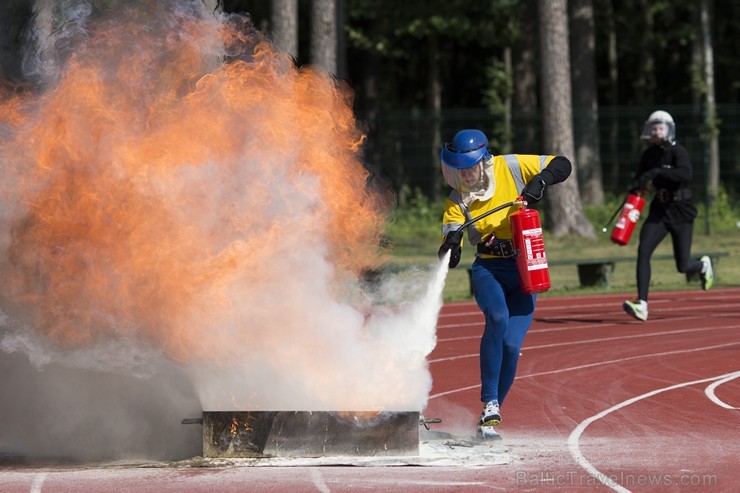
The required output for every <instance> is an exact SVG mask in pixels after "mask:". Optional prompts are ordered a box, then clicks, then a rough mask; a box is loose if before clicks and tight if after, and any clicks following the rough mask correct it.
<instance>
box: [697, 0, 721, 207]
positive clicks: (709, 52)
mask: <svg viewBox="0 0 740 493" xmlns="http://www.w3.org/2000/svg"><path fill="white" fill-rule="evenodd" d="M709 2H710V0H702V1H701V31H702V39H703V40H704V41H703V47H704V83H705V85H706V88H707V94H706V104H707V112H706V119H705V125H706V128H707V134H708V137H709V179H708V183H707V188H708V190H707V191H708V192H709V205H710V206H713V205H714V201H715V200H716V199H717V192H718V190H719V139H718V135H717V134H718V133H719V132H718V123H717V105H716V102H715V99H714V50H713V46H712V32H711V29H710V25H711V15H710V6H709Z"/></svg>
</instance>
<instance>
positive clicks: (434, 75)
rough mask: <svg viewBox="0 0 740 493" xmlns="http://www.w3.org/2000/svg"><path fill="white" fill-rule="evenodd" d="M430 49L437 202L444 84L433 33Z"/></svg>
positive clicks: (431, 144)
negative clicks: (440, 76)
mask: <svg viewBox="0 0 740 493" xmlns="http://www.w3.org/2000/svg"><path fill="white" fill-rule="evenodd" d="M427 47H428V49H429V57H428V59H427V61H428V63H429V73H428V77H429V81H428V84H427V85H428V88H429V89H428V93H427V94H428V109H429V116H430V119H431V121H430V134H431V135H430V139H429V147H430V159H429V162H430V163H431V164H432V166H431V169H430V170H429V176H430V182H431V183H430V189H431V190H430V191H431V194H430V196H431V197H432V198H433V199H434V200H437V199H439V198H440V195H441V192H442V190H441V188H440V173H439V149H440V148H441V147H442V128H441V123H442V122H441V120H442V82H441V81H440V78H439V44H438V40H437V36H436V35H435V34H434V33H431V34H430V35H429V37H428V40H427Z"/></svg>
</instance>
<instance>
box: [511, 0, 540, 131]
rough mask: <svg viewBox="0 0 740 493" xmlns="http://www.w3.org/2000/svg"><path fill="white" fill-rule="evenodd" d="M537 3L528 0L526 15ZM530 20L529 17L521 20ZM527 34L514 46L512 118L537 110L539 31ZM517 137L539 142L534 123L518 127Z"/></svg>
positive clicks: (530, 114) (533, 112) (530, 113)
mask: <svg viewBox="0 0 740 493" xmlns="http://www.w3.org/2000/svg"><path fill="white" fill-rule="evenodd" d="M536 8H537V5H536V3H535V1H534V0H526V8H525V9H524V11H525V13H526V15H528V16H529V15H531V14H530V12H532V10H534V9H536ZM521 22H522V23H525V24H526V23H527V22H529V19H525V20H522V21H521ZM529 31H530V32H528V33H527V34H526V35H525V36H519V38H518V39H517V41H516V42H515V43H514V46H513V56H512V58H513V62H512V72H513V80H514V87H513V89H514V90H513V94H512V105H513V110H512V111H513V115H512V118H514V119H518V116H519V115H521V114H524V115H527V116H533V115H535V114H536V112H537V69H536V67H537V42H538V39H537V31H536V30H535V29H530V30H529ZM514 131H517V132H523V133H520V134H517V135H516V136H515V137H516V139H517V140H519V141H521V142H537V138H538V136H537V131H536V129H535V126H534V125H523V126H522V125H520V126H518V128H516V130H514Z"/></svg>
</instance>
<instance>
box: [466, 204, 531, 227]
mask: <svg viewBox="0 0 740 493" xmlns="http://www.w3.org/2000/svg"><path fill="white" fill-rule="evenodd" d="M526 204H527V202H526V201H525V200H524V199H522V198H521V197H519V198H518V199H517V200H514V201H512V202H507V203H505V204H501V205H499V206H498V207H494V208H493V209H491V210H490V211H486V212H484V213H483V214H481V215H480V216H478V217H474V218H473V219H471V220H470V221H467V222H466V223H464V224H463V225H462V226H460V228H459V229H458V231H461V230H463V229H465V228H467V227H468V226H470V225H471V224H473V223H475V222H478V221H480V220H481V219H483V218H484V217H487V216H490V215H491V214H493V213H494V212H498V211H500V210H501V209H506V208H507V207H511V206H514V205H526Z"/></svg>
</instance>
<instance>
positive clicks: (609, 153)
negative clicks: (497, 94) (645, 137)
mask: <svg viewBox="0 0 740 493" xmlns="http://www.w3.org/2000/svg"><path fill="white" fill-rule="evenodd" d="M656 109H663V110H666V111H668V112H669V113H671V115H673V118H674V120H675V121H676V137H677V140H678V141H679V142H681V143H682V144H683V145H684V146H685V147H686V149H687V150H688V151H689V154H690V157H691V161H692V165H693V168H694V181H693V185H692V188H693V189H694V192H695V194H697V199H698V200H703V199H704V197H705V191H706V182H707V178H708V168H709V145H708V141H707V140H706V138H705V136H706V129H705V124H704V115H703V109H702V108H701V107H696V106H689V105H683V106H670V105H661V106H650V107H647V106H645V107H636V106H630V107H625V106H618V107H601V108H599V139H600V146H599V148H600V160H601V167H602V176H603V181H604V183H603V185H604V191H605V192H606V193H613V194H617V195H620V194H622V193H623V192H624V191H625V189H626V188H627V187H628V186H629V184H630V182H631V179H632V176H633V174H634V172H635V168H636V166H637V163H638V161H639V157H640V154H641V152H642V150H643V149H644V148H645V145H644V143H643V142H641V141H640V140H639V135H640V133H641V131H642V127H643V124H644V121H645V119H646V118H647V116H648V115H649V114H650V113H652V112H653V111H655V110H656ZM717 114H718V118H719V152H720V184H721V185H722V186H723V187H724V188H725V190H726V191H727V192H728V193H729V194H730V195H732V196H734V197H736V196H737V195H738V192H740V157H739V154H740V153H739V152H738V151H740V149H739V148H740V132H739V131H738V129H739V127H740V105H718V107H717ZM358 117H359V119H360V120H363V115H361V114H360V115H358ZM583 117H584V115H583V114H582V113H579V112H575V113H574V115H573V118H574V119H576V120H577V119H578V118H583ZM435 118H439V123H440V128H441V138H442V140H443V141H444V140H450V139H451V138H452V136H453V135H454V134H455V132H457V131H458V130H460V129H462V128H479V129H481V130H483V131H485V132H486V133H487V134H488V135H489V138H490V139H491V144H492V147H493V151H494V152H495V153H500V152H501V139H500V138H499V137H497V136H498V135H501V133H502V121H503V119H502V117H501V116H500V115H495V114H493V113H491V112H489V111H486V110H483V109H448V110H443V112H442V114H441V115H434V114H431V113H428V112H424V111H418V110H417V111H409V110H406V111H392V112H385V113H380V114H379V115H378V116H377V117H376V119H375V122H374V123H372V124H371V125H370V130H369V134H368V137H369V138H368V141H367V148H366V157H367V159H368V162H369V164H370V165H371V167H373V168H374V169H376V170H377V171H378V172H379V173H380V174H381V175H382V176H384V177H385V178H386V179H388V180H390V182H391V183H392V185H393V187H394V189H395V190H396V193H401V194H403V193H404V190H413V189H419V190H421V191H422V192H423V193H424V194H426V195H428V196H437V195H439V194H440V193H442V192H443V191H444V190H443V188H444V183H441V184H440V180H439V179H438V177H439V174H440V172H439V148H438V147H435V146H434V145H433V140H434V139H433V135H434V133H433V132H434V129H435V126H434V125H433V123H434V121H435ZM368 123H370V122H368ZM511 129H512V131H511V149H512V150H513V152H516V153H519V154H547V153H549V152H550V151H548V150H547V149H544V148H543V145H542V142H541V133H542V130H541V129H542V121H541V116H540V114H539V113H526V112H521V111H520V112H515V113H514V115H513V117H512V124H511ZM576 164H577V163H576ZM435 174H436V175H437V176H436V177H435Z"/></svg>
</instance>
